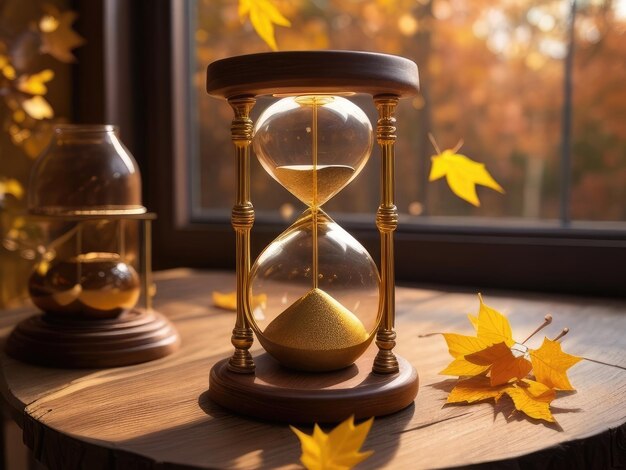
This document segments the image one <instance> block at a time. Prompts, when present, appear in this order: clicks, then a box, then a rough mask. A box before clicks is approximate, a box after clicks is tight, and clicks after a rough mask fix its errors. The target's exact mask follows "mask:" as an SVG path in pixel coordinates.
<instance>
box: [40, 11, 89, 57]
mask: <svg viewBox="0 0 626 470" xmlns="http://www.w3.org/2000/svg"><path fill="white" fill-rule="evenodd" d="M44 8H45V10H46V14H45V15H44V16H43V17H42V18H41V20H40V21H39V31H40V33H41V47H40V50H41V52H42V53H44V54H46V53H47V54H50V55H51V56H52V57H54V58H55V59H57V60H60V61H61V62H67V63H69V62H75V61H76V57H74V54H72V49H74V48H76V47H78V46H81V45H83V44H84V43H85V40H84V39H83V38H82V37H81V36H80V35H79V34H77V33H76V32H75V31H74V30H73V29H72V23H74V21H75V20H76V17H77V16H78V15H77V14H76V13H75V12H73V11H71V10H69V11H64V12H60V11H59V10H58V9H57V8H56V7H54V6H52V5H45V7H44Z"/></svg>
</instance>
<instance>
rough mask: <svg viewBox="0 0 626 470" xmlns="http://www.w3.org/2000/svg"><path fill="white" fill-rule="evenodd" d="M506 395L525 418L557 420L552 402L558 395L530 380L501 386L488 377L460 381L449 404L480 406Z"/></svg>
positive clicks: (449, 399) (448, 399)
mask: <svg viewBox="0 0 626 470" xmlns="http://www.w3.org/2000/svg"><path fill="white" fill-rule="evenodd" d="M503 395H508V396H509V397H510V398H511V400H512V401H513V405H514V406H515V409H516V410H518V411H521V412H522V413H524V414H525V415H527V416H529V417H531V418H535V419H542V420H544V421H548V422H550V423H553V422H554V421H555V420H554V417H553V416H552V413H551V412H550V402H552V400H554V398H555V397H556V392H555V391H554V390H553V389H551V388H549V387H546V386H545V385H543V384H541V383H539V382H535V381H533V380H528V379H523V380H521V381H518V382H513V383H506V384H500V385H497V386H493V385H491V382H490V380H489V378H488V377H484V376H481V377H472V378H469V379H466V380H460V381H459V382H458V383H457V384H456V386H455V387H454V388H453V389H452V391H451V392H450V394H449V395H448V398H447V400H446V403H451V404H458V403H476V402H479V401H486V400H491V399H494V400H495V401H496V403H497V402H498V401H499V400H500V398H502V396H503Z"/></svg>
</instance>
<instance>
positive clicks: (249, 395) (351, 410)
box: [209, 349, 418, 424]
mask: <svg viewBox="0 0 626 470" xmlns="http://www.w3.org/2000/svg"><path fill="white" fill-rule="evenodd" d="M372 351H373V350H372V349H370V351H369V354H364V355H363V356H361V357H360V358H359V359H358V360H357V361H356V363H355V364H353V365H352V366H350V367H347V368H345V369H341V370H338V371H334V372H327V373H312V372H310V373H307V372H297V371H293V370H289V369H286V368H284V367H283V366H281V365H280V364H279V363H278V362H276V360H275V359H273V358H272V357H271V356H270V355H269V354H262V355H261V356H259V357H256V358H255V364H256V371H255V374H254V375H253V374H237V373H234V372H231V371H229V370H228V359H224V360H222V361H219V362H218V363H217V364H215V366H213V368H212V369H211V375H210V385H209V396H210V398H211V399H212V400H213V401H214V402H216V403H218V404H219V405H221V406H223V407H225V408H228V409H229V410H231V411H234V412H235V413H238V414H242V415H247V416H252V417H255V418H261V419H264V420H268V421H278V422H285V423H291V424H293V423H316V422H317V423H336V422H339V421H343V420H344V419H346V418H348V417H350V416H352V415H354V417H355V418H356V419H361V418H370V417H371V416H384V415H388V414H392V413H395V412H397V411H400V410H402V409H404V408H406V407H407V406H409V405H411V404H412V403H413V400H414V399H415V396H416V395H417V389H418V375H417V371H416V370H415V368H414V367H413V366H411V364H409V363H408V362H407V361H406V360H405V359H403V358H401V357H398V363H399V365H400V371H399V372H398V373H396V374H389V375H379V374H373V373H372V372H371V371H372V363H373V359H374V358H373V354H372ZM374 352H375V351H374Z"/></svg>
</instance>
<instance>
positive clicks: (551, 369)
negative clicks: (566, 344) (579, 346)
mask: <svg viewBox="0 0 626 470" xmlns="http://www.w3.org/2000/svg"><path fill="white" fill-rule="evenodd" d="M530 360H531V362H532V365H533V373H534V375H535V379H537V381H539V382H541V383H542V384H545V385H547V386H548V387H552V388H555V389H558V390H574V387H572V384H571V383H570V381H569V379H568V378H567V374H566V371H567V369H569V368H570V367H572V366H573V365H574V364H576V363H577V362H579V361H581V360H582V357H578V356H572V355H571V354H567V353H565V352H563V350H562V349H561V344H560V343H558V342H556V341H551V340H550V339H548V338H544V340H543V344H542V345H541V347H540V348H539V349H535V350H533V351H530Z"/></svg>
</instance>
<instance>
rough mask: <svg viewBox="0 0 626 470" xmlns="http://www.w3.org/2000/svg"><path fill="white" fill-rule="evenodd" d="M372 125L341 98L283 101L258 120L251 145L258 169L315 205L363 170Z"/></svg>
mask: <svg viewBox="0 0 626 470" xmlns="http://www.w3.org/2000/svg"><path fill="white" fill-rule="evenodd" d="M372 144H373V137H372V125H371V123H370V121H369V119H368V118H367V116H366V115H365V113H364V112H363V111H362V110H361V109H360V108H359V107H358V106H356V105H355V104H353V103H352V102H350V101H348V100H347V99H345V98H341V97H338V96H330V95H304V96H294V97H288V98H283V99H281V100H279V101H277V102H276V103H274V104H273V105H272V106H270V107H269V108H267V109H266V110H265V111H264V112H263V114H261V116H260V117H259V119H258V121H257V124H256V127H255V133H254V140H253V146H254V151H255V152H256V155H257V157H258V158H259V161H260V162H261V165H263V168H265V170H266V171H267V172H268V173H269V174H270V175H271V176H272V177H273V178H274V179H275V180H276V181H278V182H279V183H280V184H281V185H282V186H284V187H285V188H286V189H287V190H288V191H289V192H291V193H292V194H293V195H294V196H296V197H297V198H298V199H300V200H301V201H302V202H303V203H305V204H306V205H307V206H309V207H320V206H321V205H322V204H324V203H325V202H326V201H328V200H329V199H330V198H331V197H333V196H334V195H335V194H337V193H338V192H339V191H341V189H343V188H344V187H345V186H346V185H347V184H348V183H349V182H350V181H352V180H353V179H354V178H355V177H356V175H357V174H358V173H359V172H360V171H361V170H362V169H363V167H364V166H365V163H367V159H368V158H369V156H370V153H371V151H372Z"/></svg>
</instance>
